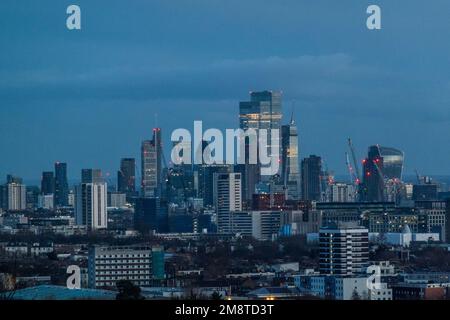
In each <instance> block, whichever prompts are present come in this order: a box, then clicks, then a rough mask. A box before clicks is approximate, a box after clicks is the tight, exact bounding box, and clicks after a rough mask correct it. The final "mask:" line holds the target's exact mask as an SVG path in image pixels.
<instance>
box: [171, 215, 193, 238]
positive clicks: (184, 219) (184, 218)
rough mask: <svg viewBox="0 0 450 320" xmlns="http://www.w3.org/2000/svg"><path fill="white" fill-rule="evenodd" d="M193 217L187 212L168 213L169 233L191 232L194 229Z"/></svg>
mask: <svg viewBox="0 0 450 320" xmlns="http://www.w3.org/2000/svg"><path fill="white" fill-rule="evenodd" d="M193 218H194V217H193V216H192V215H190V214H187V213H177V214H170V215H169V232H170V233H192V232H193V231H194V219H193Z"/></svg>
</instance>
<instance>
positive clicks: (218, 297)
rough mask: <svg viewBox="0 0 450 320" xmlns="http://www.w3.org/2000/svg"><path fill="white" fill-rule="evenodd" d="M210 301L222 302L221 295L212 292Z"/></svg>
mask: <svg viewBox="0 0 450 320" xmlns="http://www.w3.org/2000/svg"><path fill="white" fill-rule="evenodd" d="M211 300H222V295H221V294H220V293H218V292H217V291H214V292H213V294H212V295H211Z"/></svg>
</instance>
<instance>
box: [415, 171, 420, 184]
mask: <svg viewBox="0 0 450 320" xmlns="http://www.w3.org/2000/svg"><path fill="white" fill-rule="evenodd" d="M414 171H415V172H416V178H417V183H418V184H422V178H421V177H420V174H419V171H417V169H415V170H414Z"/></svg>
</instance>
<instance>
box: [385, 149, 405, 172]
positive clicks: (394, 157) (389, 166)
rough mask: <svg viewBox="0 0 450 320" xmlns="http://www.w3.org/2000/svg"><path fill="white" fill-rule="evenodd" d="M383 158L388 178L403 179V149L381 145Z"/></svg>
mask: <svg viewBox="0 0 450 320" xmlns="http://www.w3.org/2000/svg"><path fill="white" fill-rule="evenodd" d="M379 150H380V155H381V157H382V158H383V175H384V176H385V177H386V178H387V179H398V180H401V179H402V174H403V161H404V157H405V155H404V153H403V151H401V150H398V149H394V148H390V147H382V146H380V147H379Z"/></svg>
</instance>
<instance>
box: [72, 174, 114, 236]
mask: <svg viewBox="0 0 450 320" xmlns="http://www.w3.org/2000/svg"><path fill="white" fill-rule="evenodd" d="M75 219H76V223H77V225H85V226H87V229H88V230H89V231H95V230H98V229H106V228H107V227H108V213H107V185H106V183H105V182H89V183H81V184H79V185H78V186H76V188H75Z"/></svg>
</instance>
